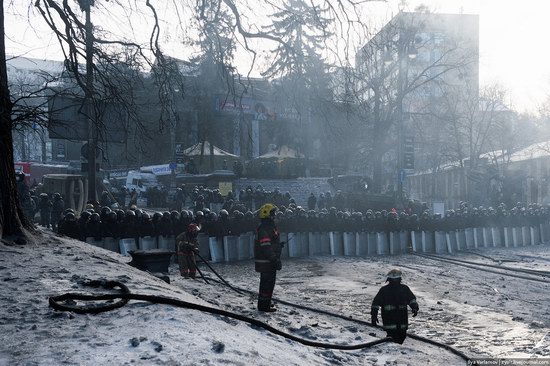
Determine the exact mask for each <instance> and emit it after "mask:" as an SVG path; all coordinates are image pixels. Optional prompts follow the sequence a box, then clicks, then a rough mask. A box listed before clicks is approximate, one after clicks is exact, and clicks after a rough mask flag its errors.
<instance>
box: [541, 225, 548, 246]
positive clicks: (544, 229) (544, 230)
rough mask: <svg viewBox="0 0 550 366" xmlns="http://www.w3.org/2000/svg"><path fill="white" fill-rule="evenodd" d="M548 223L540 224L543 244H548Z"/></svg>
mask: <svg viewBox="0 0 550 366" xmlns="http://www.w3.org/2000/svg"><path fill="white" fill-rule="evenodd" d="M547 225H548V224H545V223H542V224H539V228H540V240H541V241H542V243H543V244H546V241H547V240H548V235H547V233H548V231H547Z"/></svg>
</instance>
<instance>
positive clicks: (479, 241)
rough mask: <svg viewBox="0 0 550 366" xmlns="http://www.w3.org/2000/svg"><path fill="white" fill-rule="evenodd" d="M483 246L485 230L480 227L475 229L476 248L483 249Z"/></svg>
mask: <svg viewBox="0 0 550 366" xmlns="http://www.w3.org/2000/svg"><path fill="white" fill-rule="evenodd" d="M482 246H483V229H481V228H480V227H475V228H474V248H475V249H477V248H481V247H482Z"/></svg>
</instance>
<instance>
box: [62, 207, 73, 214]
mask: <svg viewBox="0 0 550 366" xmlns="http://www.w3.org/2000/svg"><path fill="white" fill-rule="evenodd" d="M68 213H72V214H74V210H73V209H72V208H68V209H66V210H65V211H63V215H67V214H68Z"/></svg>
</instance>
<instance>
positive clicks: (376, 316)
mask: <svg viewBox="0 0 550 366" xmlns="http://www.w3.org/2000/svg"><path fill="white" fill-rule="evenodd" d="M370 323H371V324H372V325H377V324H378V315H372V316H371V321H370Z"/></svg>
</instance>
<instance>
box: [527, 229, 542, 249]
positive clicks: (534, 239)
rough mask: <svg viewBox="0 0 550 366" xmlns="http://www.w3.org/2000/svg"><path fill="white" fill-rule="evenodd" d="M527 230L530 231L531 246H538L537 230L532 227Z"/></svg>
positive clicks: (538, 235) (538, 236)
mask: <svg viewBox="0 0 550 366" xmlns="http://www.w3.org/2000/svg"><path fill="white" fill-rule="evenodd" d="M529 229H530V230H531V245H539V244H540V231H539V229H538V228H537V227H534V226H531V227H530V228H529Z"/></svg>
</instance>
